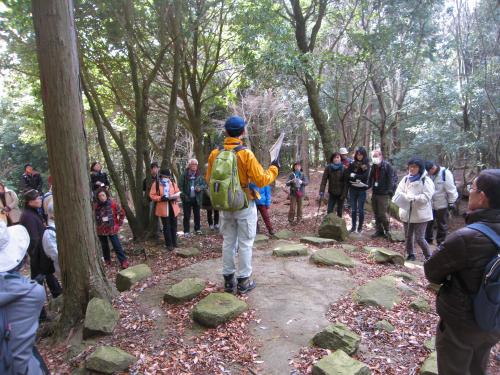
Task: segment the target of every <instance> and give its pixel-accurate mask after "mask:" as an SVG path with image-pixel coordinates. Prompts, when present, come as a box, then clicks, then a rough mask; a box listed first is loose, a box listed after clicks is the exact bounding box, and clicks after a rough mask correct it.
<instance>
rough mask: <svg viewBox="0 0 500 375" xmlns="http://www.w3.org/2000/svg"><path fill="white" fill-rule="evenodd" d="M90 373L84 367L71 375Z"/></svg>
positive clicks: (75, 370)
mask: <svg viewBox="0 0 500 375" xmlns="http://www.w3.org/2000/svg"><path fill="white" fill-rule="evenodd" d="M88 373H89V372H88V371H87V370H86V369H84V368H83V367H78V368H76V369H74V370H73V371H71V375H87V374H88Z"/></svg>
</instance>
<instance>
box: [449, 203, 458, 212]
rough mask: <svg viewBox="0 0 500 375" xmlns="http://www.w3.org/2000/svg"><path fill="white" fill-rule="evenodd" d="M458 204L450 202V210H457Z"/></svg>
mask: <svg viewBox="0 0 500 375" xmlns="http://www.w3.org/2000/svg"><path fill="white" fill-rule="evenodd" d="M456 208H457V206H455V203H448V210H449V211H455V209H456Z"/></svg>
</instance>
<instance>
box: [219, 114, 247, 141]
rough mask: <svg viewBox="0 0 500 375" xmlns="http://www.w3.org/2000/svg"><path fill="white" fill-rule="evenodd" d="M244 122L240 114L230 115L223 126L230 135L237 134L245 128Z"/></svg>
mask: <svg viewBox="0 0 500 375" xmlns="http://www.w3.org/2000/svg"><path fill="white" fill-rule="evenodd" d="M245 125H246V122H245V120H243V119H242V118H241V117H240V116H231V117H229V118H228V119H227V120H226V123H225V124H224V128H225V129H226V131H227V133H228V134H229V135H230V136H239V135H241V134H242V133H243V130H244V129H245Z"/></svg>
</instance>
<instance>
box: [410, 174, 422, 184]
mask: <svg viewBox="0 0 500 375" xmlns="http://www.w3.org/2000/svg"><path fill="white" fill-rule="evenodd" d="M420 177H422V174H421V173H418V174H416V175H415V176H412V175H410V174H409V175H408V180H410V182H415V181H418V180H420Z"/></svg>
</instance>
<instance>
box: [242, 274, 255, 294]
mask: <svg viewBox="0 0 500 375" xmlns="http://www.w3.org/2000/svg"><path fill="white" fill-rule="evenodd" d="M256 286H257V284H256V283H255V281H253V280H252V279H250V278H249V277H239V278H238V293H239V294H247V293H248V292H250V291H251V290H252V289H254V288H255V287H256Z"/></svg>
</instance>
